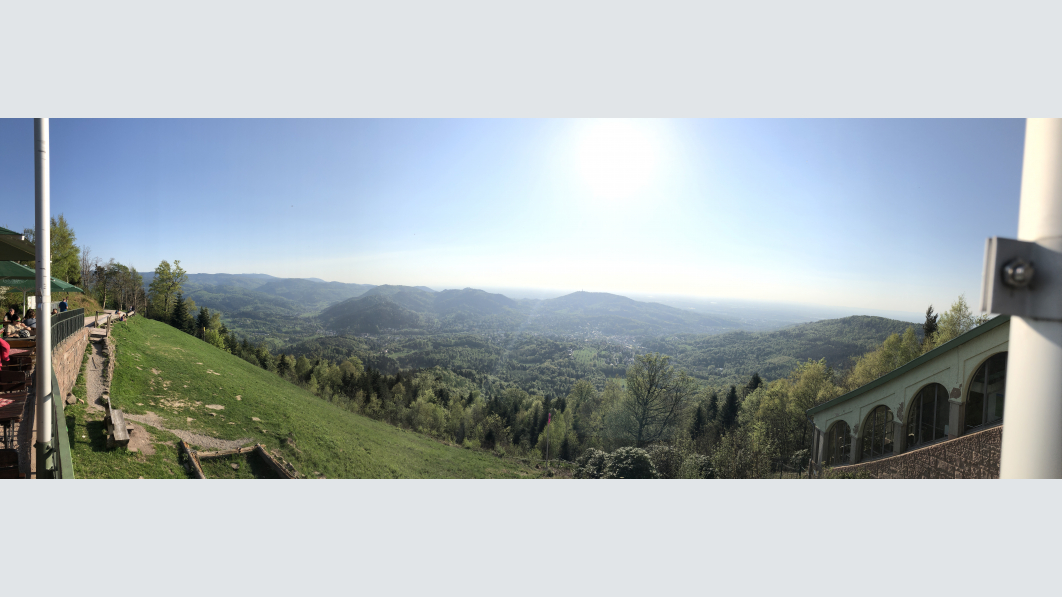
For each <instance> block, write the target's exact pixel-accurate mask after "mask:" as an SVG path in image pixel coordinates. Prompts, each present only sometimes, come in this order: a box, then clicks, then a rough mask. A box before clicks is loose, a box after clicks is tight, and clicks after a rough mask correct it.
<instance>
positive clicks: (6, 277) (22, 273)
mask: <svg viewBox="0 0 1062 597" xmlns="http://www.w3.org/2000/svg"><path fill="white" fill-rule="evenodd" d="M0 286H6V287H7V288H17V289H19V290H22V291H32V290H36V289H37V272H36V271H34V270H33V269H32V268H28V267H26V266H24V265H19V264H18V263H15V262H13V261H0ZM52 292H84V291H83V290H81V289H80V288H78V287H77V286H74V285H73V284H67V283H66V282H63V281H62V280H56V279H55V278H52Z"/></svg>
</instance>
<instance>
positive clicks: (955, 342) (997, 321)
mask: <svg viewBox="0 0 1062 597" xmlns="http://www.w3.org/2000/svg"><path fill="white" fill-rule="evenodd" d="M1008 321H1010V315H1000V316H998V317H994V318H992V319H989V320H988V321H986V322H984V323H982V324H981V325H979V326H977V327H975V328H974V329H972V330H970V331H968V332H966V333H965V334H962V335H960V336H957V337H955V338H952V339H951V340H948V341H947V342H945V343H944V344H941V345H940V346H938V347H936V348H934V349H933V350H931V351H929V352H927V353H926V354H924V355H922V356H920V357H918V358H917V359H914V360H912V361H909V362H908V363H907V364H906V365H903V366H902V367H898V368H896V369H893V370H892V371H890V372H888V373H886V374H885V375H882V376H881V377H879V378H877V379H875V380H874V381H872V382H870V383H868V384H867V385H865V386H863V387H860V388H857V389H855V390H852V391H851V392H848V393H847V394H844V395H842V396H838V397H837V398H834V399H833V400H830V401H829V402H823V403H822V404H820V405H818V406H814V407H812V408H809V409H808V410H807V411H806V412H807V414H808V416H812V415H814V414H816V413H819V412H822V411H824V410H826V409H827V408H829V407H831V406H836V405H838V404H840V403H842V402H844V401H845V400H848V399H850V398H855V397H856V396H858V395H860V394H862V393H864V392H868V391H870V390H873V389H874V388H876V387H878V386H880V385H883V384H885V383H888V382H890V381H892V380H894V379H896V378H897V377H899V376H901V375H903V374H904V373H907V372H908V371H910V370H911V369H914V368H915V367H917V366H919V365H921V364H923V363H925V362H927V361H930V360H932V359H935V358H937V357H939V356H940V355H942V354H944V353H946V352H948V351H949V350H951V349H953V348H955V347H957V346H960V345H962V344H966V343H967V342H969V341H970V340H973V339H974V338H976V337H978V336H980V335H981V334H984V333H986V332H988V331H989V330H994V329H996V328H998V327H999V326H1001V325H1003V324H1004V323H1006V322H1008Z"/></svg>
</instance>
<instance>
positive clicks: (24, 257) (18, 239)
mask: <svg viewBox="0 0 1062 597" xmlns="http://www.w3.org/2000/svg"><path fill="white" fill-rule="evenodd" d="M36 258H37V249H36V247H34V246H33V243H31V242H29V241H28V240H26V237H25V236H23V235H22V234H21V233H19V232H15V231H14V230H8V229H7V228H2V227H0V260H5V261H33V260H34V259H36Z"/></svg>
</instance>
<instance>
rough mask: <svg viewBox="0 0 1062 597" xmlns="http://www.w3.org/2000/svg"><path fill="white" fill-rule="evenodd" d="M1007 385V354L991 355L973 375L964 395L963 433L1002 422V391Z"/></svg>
mask: <svg viewBox="0 0 1062 597" xmlns="http://www.w3.org/2000/svg"><path fill="white" fill-rule="evenodd" d="M1006 384H1007V353H1005V352H1001V353H999V354H995V355H992V357H991V358H990V359H988V360H987V361H985V362H984V363H983V364H982V365H981V367H980V368H979V369H978V370H977V373H974V376H973V379H971V380H970V391H969V392H968V393H967V394H966V417H965V418H966V421H965V424H964V426H963V433H966V432H969V431H971V430H974V429H977V428H978V427H988V426H990V425H997V424H999V423H1002V422H1003V389H1004V387H1005V386H1006Z"/></svg>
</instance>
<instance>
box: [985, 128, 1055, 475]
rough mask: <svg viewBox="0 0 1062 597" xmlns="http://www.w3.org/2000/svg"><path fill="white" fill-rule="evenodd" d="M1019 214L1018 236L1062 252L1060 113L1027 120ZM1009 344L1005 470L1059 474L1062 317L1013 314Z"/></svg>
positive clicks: (1002, 469)
mask: <svg viewBox="0 0 1062 597" xmlns="http://www.w3.org/2000/svg"><path fill="white" fill-rule="evenodd" d="M1018 214H1019V215H1018V240H1023V241H1031V242H1035V243H1036V244H1038V245H1040V246H1041V247H1042V248H1043V249H1046V250H1047V251H1050V252H1053V253H1062V119H1056V118H1030V119H1028V120H1027V121H1026V125H1025V158H1024V163H1023V165H1022V175H1021V207H1020V209H1019V212H1018ZM1043 273H1044V275H1045V276H1057V275H1060V274H1062V272H1056V271H1051V272H1046V271H1045V272H1043ZM1055 300H1059V301H1062V297H1057V298H1056V299H1055ZM1008 350H1009V352H1010V354H1009V356H1008V358H1007V382H1006V394H1005V395H1006V397H1007V400H1006V401H1005V402H1004V407H1003V408H1004V425H1003V447H1002V454H1001V457H1000V477H1002V478H1005V479H1015V478H1033V479H1060V478H1062V322H1059V321H1046V320H1037V319H1032V318H1030V317H1016V316H1015V317H1012V318H1011V320H1010V346H1009V349H1008ZM986 398H987V397H986Z"/></svg>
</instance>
